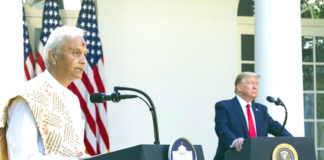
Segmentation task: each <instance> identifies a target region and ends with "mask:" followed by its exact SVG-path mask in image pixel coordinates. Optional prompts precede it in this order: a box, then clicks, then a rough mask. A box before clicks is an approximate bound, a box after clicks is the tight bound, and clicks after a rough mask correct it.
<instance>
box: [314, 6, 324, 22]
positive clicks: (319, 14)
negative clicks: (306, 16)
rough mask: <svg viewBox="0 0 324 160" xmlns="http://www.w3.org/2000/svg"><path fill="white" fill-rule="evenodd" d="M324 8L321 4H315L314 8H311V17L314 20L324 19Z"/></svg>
mask: <svg viewBox="0 0 324 160" xmlns="http://www.w3.org/2000/svg"><path fill="white" fill-rule="evenodd" d="M323 9H324V6H323V4H322V3H317V4H315V5H314V7H313V8H312V10H313V17H314V19H317V18H324V11H323Z"/></svg>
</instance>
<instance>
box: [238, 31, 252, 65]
mask: <svg viewBox="0 0 324 160" xmlns="http://www.w3.org/2000/svg"><path fill="white" fill-rule="evenodd" d="M241 53H242V60H243V61H254V35H248V34H242V35H241Z"/></svg>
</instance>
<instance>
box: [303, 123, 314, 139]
mask: <svg viewBox="0 0 324 160" xmlns="http://www.w3.org/2000/svg"><path fill="white" fill-rule="evenodd" d="M314 131H315V130H314V122H305V137H312V138H314V135H315V133H314Z"/></svg>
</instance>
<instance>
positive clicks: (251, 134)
mask: <svg viewBox="0 0 324 160" xmlns="http://www.w3.org/2000/svg"><path fill="white" fill-rule="evenodd" d="M246 108H247V117H248V122H249V137H256V133H255V127H254V123H253V118H252V114H251V110H250V108H251V107H250V104H247V105H246Z"/></svg>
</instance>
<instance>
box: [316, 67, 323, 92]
mask: <svg viewBox="0 0 324 160" xmlns="http://www.w3.org/2000/svg"><path fill="white" fill-rule="evenodd" d="M316 89H317V90H324V66H316Z"/></svg>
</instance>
